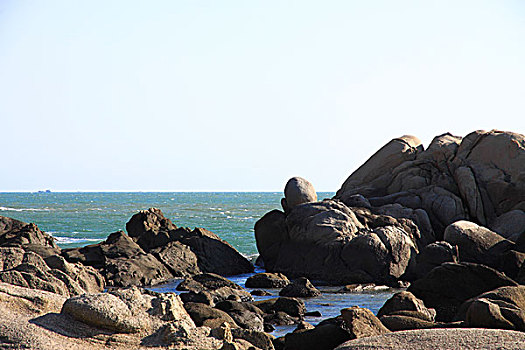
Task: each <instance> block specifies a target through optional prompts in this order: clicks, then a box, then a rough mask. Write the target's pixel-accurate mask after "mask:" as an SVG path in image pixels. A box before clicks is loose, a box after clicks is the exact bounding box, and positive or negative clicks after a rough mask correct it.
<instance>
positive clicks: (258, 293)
mask: <svg viewBox="0 0 525 350" xmlns="http://www.w3.org/2000/svg"><path fill="white" fill-rule="evenodd" d="M250 294H251V295H255V296H258V297H266V296H270V295H272V293H269V292H267V291H265V290H262V289H254V290H252V291H251V292H250Z"/></svg>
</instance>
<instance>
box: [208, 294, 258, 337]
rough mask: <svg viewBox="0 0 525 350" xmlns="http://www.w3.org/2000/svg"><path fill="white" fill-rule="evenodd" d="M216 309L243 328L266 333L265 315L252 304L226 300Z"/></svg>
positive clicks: (218, 304)
mask: <svg viewBox="0 0 525 350" xmlns="http://www.w3.org/2000/svg"><path fill="white" fill-rule="evenodd" d="M215 308H217V309H219V310H222V311H224V312H226V313H227V314H228V315H230V317H231V318H232V319H233V320H235V323H236V324H237V325H239V326H240V327H242V328H245V329H251V330H255V331H259V332H263V331H264V319H263V317H264V314H263V312H262V311H261V310H260V309H259V308H258V307H256V306H254V305H252V304H251V303H247V302H237V301H230V300H225V301H221V302H219V303H217V304H216V305H215Z"/></svg>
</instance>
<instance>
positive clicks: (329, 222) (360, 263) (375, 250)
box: [255, 200, 421, 284]
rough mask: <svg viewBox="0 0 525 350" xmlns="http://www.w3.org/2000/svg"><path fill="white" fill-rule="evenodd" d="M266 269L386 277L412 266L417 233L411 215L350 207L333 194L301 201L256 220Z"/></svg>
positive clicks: (323, 276) (339, 277) (351, 278)
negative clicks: (375, 211)
mask: <svg viewBox="0 0 525 350" xmlns="http://www.w3.org/2000/svg"><path fill="white" fill-rule="evenodd" d="M255 237H256V240H257V246H258V248H259V252H260V254H261V258H262V260H263V261H264V264H265V268H266V269H267V271H273V272H282V273H284V274H286V275H289V276H291V277H301V276H305V277H307V278H309V279H317V280H324V281H328V282H332V283H340V284H349V283H369V282H379V283H390V282H392V281H394V280H396V279H398V278H400V277H401V276H403V275H404V274H405V273H407V271H410V270H411V269H412V265H413V262H414V258H415V254H416V252H417V251H418V247H417V242H418V241H419V240H420V237H421V233H420V231H419V229H418V227H417V226H416V225H415V224H414V223H413V221H412V220H410V219H407V218H404V217H400V218H399V219H396V218H393V217H392V216H389V215H383V214H375V213H373V212H372V211H371V210H370V209H366V208H355V207H354V208H350V207H348V206H346V205H345V204H344V203H342V202H340V201H337V200H324V201H322V202H313V203H305V204H301V205H298V206H296V207H295V208H294V209H292V210H291V211H290V213H289V214H288V215H285V214H284V213H282V212H279V211H273V212H270V213H268V214H266V215H265V216H264V217H263V218H261V219H260V220H259V221H258V222H257V223H256V224H255Z"/></svg>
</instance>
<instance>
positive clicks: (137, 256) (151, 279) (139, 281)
mask: <svg viewBox="0 0 525 350" xmlns="http://www.w3.org/2000/svg"><path fill="white" fill-rule="evenodd" d="M62 256H63V257H64V258H65V259H66V260H67V261H69V262H73V263H77V262H78V263H82V264H84V265H87V266H92V267H94V268H96V269H98V270H99V271H100V273H101V274H102V275H103V276H104V277H105V279H106V281H107V284H108V285H110V286H115V287H128V286H134V285H135V286H136V285H152V284H157V283H161V282H164V281H166V280H169V279H172V278H174V276H173V274H171V273H170V271H169V270H168V268H167V267H166V266H165V265H164V264H163V263H162V262H161V261H159V260H158V259H157V258H155V256H154V255H152V254H149V253H146V252H145V251H144V250H143V249H142V248H141V247H140V246H139V245H138V244H137V243H135V241H133V239H131V238H130V237H129V236H128V235H126V234H125V233H124V232H123V231H117V232H114V233H112V234H110V235H109V236H108V238H107V239H106V240H105V241H103V242H101V243H98V244H92V245H88V246H85V247H81V248H70V249H64V250H63V251H62Z"/></svg>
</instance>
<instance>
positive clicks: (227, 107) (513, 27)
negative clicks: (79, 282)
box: [0, 0, 525, 191]
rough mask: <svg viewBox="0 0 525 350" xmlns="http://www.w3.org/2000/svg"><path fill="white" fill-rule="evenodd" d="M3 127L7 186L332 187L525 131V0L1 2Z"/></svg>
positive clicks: (2, 179) (2, 175)
mask: <svg viewBox="0 0 525 350" xmlns="http://www.w3.org/2000/svg"><path fill="white" fill-rule="evenodd" d="M0 121H1V124H0V130H1V136H0V147H1V150H2V153H1V154H2V161H1V164H2V167H1V170H0V191H15V190H22V191H34V190H40V189H48V188H49V189H51V190H54V191H60V190H84V191H89V190H142V191H152V190H163V191H193V190H201V191H206V190H209V191H229V190H239V191H252V190H253V191H259V190H262V191H281V190H282V188H283V187H284V184H285V182H286V180H287V179H288V178H289V177H291V176H295V175H299V176H303V177H305V178H307V179H309V180H310V181H311V182H312V183H313V184H314V186H315V187H316V189H318V190H320V191H335V190H337V189H338V188H339V186H340V185H341V183H342V182H343V181H344V180H345V178H346V177H347V176H348V175H349V174H350V173H351V172H352V171H353V170H355V169H356V168H357V167H358V166H359V165H361V163H362V162H363V161H365V160H366V159H367V158H368V157H369V156H370V155H371V154H372V153H373V152H375V151H376V150H377V149H378V148H379V147H381V146H382V145H383V144H385V143H386V142H387V141H389V140H390V139H391V138H394V137H398V136H401V135H403V134H413V135H416V136H418V137H419V138H420V139H421V140H422V141H423V142H424V144H425V145H427V144H428V143H429V142H430V141H431V139H432V137H433V136H435V135H438V134H441V133H444V132H447V131H449V132H452V133H453V134H457V135H465V134H467V133H468V132H471V131H473V130H476V129H493V128H497V129H503V130H511V131H515V132H520V133H525V2H523V1H457V0H456V1H304V0H303V1H241V0H239V1H197V0H193V1H189V0H188V1H91V0H90V1H66V0H64V1H21V0H14V1H9V0H0Z"/></svg>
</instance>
